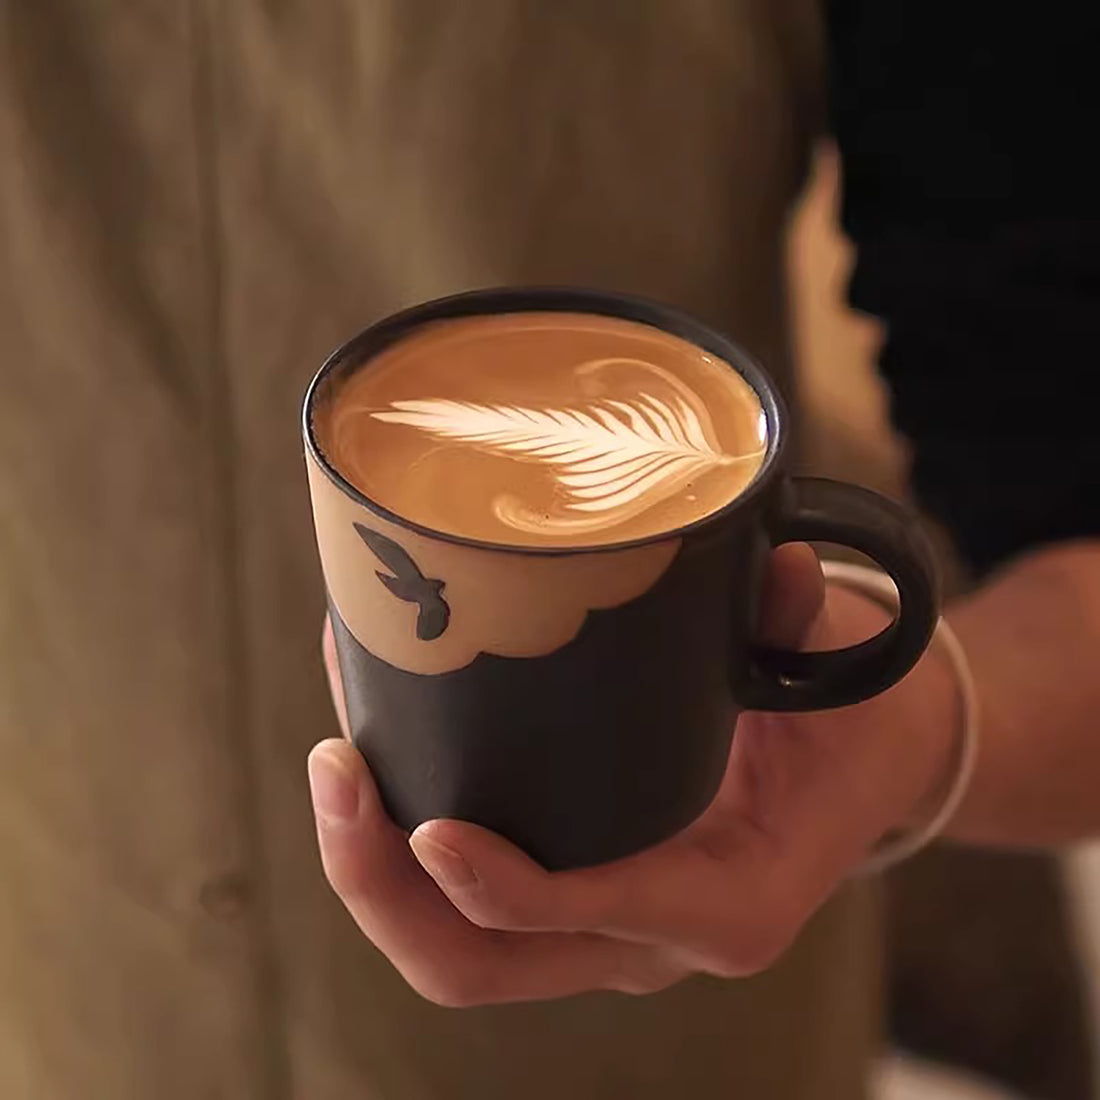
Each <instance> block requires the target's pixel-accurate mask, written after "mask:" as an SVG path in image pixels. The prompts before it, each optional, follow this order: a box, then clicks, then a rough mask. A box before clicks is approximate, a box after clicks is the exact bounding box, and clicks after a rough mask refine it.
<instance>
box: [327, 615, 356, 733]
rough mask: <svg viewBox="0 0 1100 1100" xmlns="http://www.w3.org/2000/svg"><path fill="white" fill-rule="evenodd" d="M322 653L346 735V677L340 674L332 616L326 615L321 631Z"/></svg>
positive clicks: (334, 705) (337, 713)
mask: <svg viewBox="0 0 1100 1100" xmlns="http://www.w3.org/2000/svg"><path fill="white" fill-rule="evenodd" d="M321 653H322V655H323V657H324V661H325V675H326V676H327V677H328V690H329V693H330V695H331V696H332V705H333V707H334V708H335V710H336V720H337V721H338V722H339V723H340V729H341V730H342V731H343V734H344V736H345V737H348V736H350V735H349V733H348V705H347V700H346V698H345V697H344V678H343V677H342V676H341V675H340V662H339V660H338V659H337V657H336V637H335V635H334V634H333V632H332V617H331V616H330V615H326V616H325V625H324V628H323V629H322V631H321Z"/></svg>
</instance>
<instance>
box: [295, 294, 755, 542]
mask: <svg viewBox="0 0 1100 1100" xmlns="http://www.w3.org/2000/svg"><path fill="white" fill-rule="evenodd" d="M315 428H316V431H317V436H318V439H319V442H320V444H321V447H322V450H323V451H324V453H325V454H326V456H327V457H328V458H329V460H330V461H331V462H332V463H333V465H334V466H336V468H337V469H339V470H340V471H341V473H343V474H344V476H345V477H347V478H348V479H349V480H350V481H351V482H352V483H353V484H355V485H356V486H357V487H358V488H359V489H360V490H361V491H363V492H364V493H365V494H366V495H368V496H369V497H371V498H372V499H374V500H375V501H377V502H378V503H379V504H382V505H383V506H384V507H386V508H388V509H389V510H391V511H393V512H395V513H396V514H399V515H403V516H405V517H407V518H410V519H413V520H415V521H417V522H419V523H421V524H424V525H425V526H428V527H431V528H433V529H436V530H441V531H444V532H446V533H449V534H454V535H459V536H465V537H468V538H476V539H479V540H483V541H489V542H498V543H506V544H520V545H530V546H553V545H570V546H587V545H606V544H609V543H614V542H617V541H622V540H628V539H632V538H638V537H645V536H648V535H653V534H659V533H661V532H664V531H668V530H673V529H675V528H678V527H681V526H684V525H686V524H689V523H692V522H694V521H696V520H698V519H701V518H703V517H704V516H706V515H708V514H710V513H711V512H714V511H716V510H718V509H719V508H721V507H722V506H724V505H725V504H726V503H727V502H728V501H729V500H731V499H732V498H733V497H735V496H736V495H738V493H740V492H741V490H742V489H744V487H745V486H746V485H747V484H748V482H749V481H750V480H751V479H752V477H753V475H754V474H755V473H756V471H757V470H758V469H759V467H760V465H761V462H762V460H763V455H764V448H765V420H764V415H763V412H762V410H761V407H760V404H759V401H758V400H757V398H756V395H755V393H753V391H752V390H751V388H750V387H749V386H748V384H747V383H746V382H745V381H744V380H743V379H742V378H741V377H740V375H738V374H737V373H736V372H735V371H733V370H732V369H731V368H730V367H729V366H728V365H726V364H725V363H723V362H722V361H720V360H717V359H716V358H715V357H713V356H711V355H710V354H708V353H706V352H704V351H702V350H701V349H699V348H697V347H695V346H694V345H692V344H689V343H687V342H686V341H684V340H681V339H679V338H678V337H675V336H672V335H670V334H668V333H665V332H662V331H660V330H657V329H654V328H651V327H649V326H646V325H641V324H637V323H635V322H630V321H623V320H620V319H618V318H610V317H597V316H589V315H578V314H539V313H530V314H506V315H500V316H491V317H469V318H463V319H459V320H454V321H445V322H437V323H435V324H433V325H430V326H426V327H425V328H424V329H421V330H418V331H417V332H415V333H413V334H412V335H411V336H409V337H406V338H405V339H403V340H401V341H400V342H398V343H396V344H394V345H392V346H391V347H389V348H387V349H385V350H384V351H382V352H381V353H380V354H379V355H378V356H376V357H375V358H374V359H373V360H371V361H370V363H368V364H367V365H365V366H364V367H363V368H362V369H360V370H358V371H357V372H356V373H354V374H353V375H352V376H351V377H350V379H348V380H347V381H346V382H344V384H343V386H342V388H341V389H340V390H339V392H337V393H336V394H335V397H334V398H333V399H332V400H330V402H328V403H327V405H325V406H324V407H323V408H321V409H319V410H318V411H317V413H316V415H315Z"/></svg>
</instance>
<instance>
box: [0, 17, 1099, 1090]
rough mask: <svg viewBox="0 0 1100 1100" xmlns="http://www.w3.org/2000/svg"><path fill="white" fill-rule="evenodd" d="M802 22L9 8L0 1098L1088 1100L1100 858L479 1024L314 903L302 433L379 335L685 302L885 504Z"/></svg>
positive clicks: (961, 879)
mask: <svg viewBox="0 0 1100 1100" xmlns="http://www.w3.org/2000/svg"><path fill="white" fill-rule="evenodd" d="M857 6H858V5H857ZM886 6H887V5H886V2H885V0H883V3H882V5H879V4H877V3H876V4H868V5H864V11H865V12H869V13H871V14H872V15H873V14H874V13H877V12H879V11H881V10H884V9H885V8H886ZM902 6H903V7H905V8H906V12H907V17H908V18H909V19H911V20H912V19H916V18H917V17H919V16H920V14H921V12H924V11H927V10H930V5H928V4H911V5H902ZM894 7H897V5H895V6H894ZM822 10H823V9H822V6H821V5H819V4H818V3H817V2H816V0H784V2H783V3H778V2H775V3H773V2H772V0H679V2H677V3H675V4H673V3H663V2H661V0H645V2H639V3H630V2H618V0H614V2H613V0H608V2H607V3H603V2H600V3H595V4H594V3H591V2H590V0H555V2H554V3H552V4H551V3H539V2H537V0H531V2H528V0H477V2H476V3H474V2H473V0H470V2H468V3H457V2H454V0H372V2H370V3H366V2H364V3H356V2H352V0H331V2H327V3H323V4H322V3H314V2H312V0H310V2H307V0H240V2H239V3H238V2H234V3H228V2H226V3H220V2H218V0H188V2H186V3H178V4H175V3H173V4H170V3H166V2H164V0H127V2H126V3H122V2H121V0H116V2H107V0H104V2H103V3H95V2H92V0H0V381H2V385H0V1100H154V1098H155V1100H229V1098H230V1097H232V1098H233V1100H363V1098H367V1097H369V1098H371V1100H375V1098H378V1100H464V1098H466V1097H476V1098H477V1100H515V1098H517V1097H523V1098H524V1100H551V1098H552V1100H560V1098H561V1097H563V1096H567V1097H569V1098H570V1100H587V1098H588V1097H593V1098H595V1097H604V1096H607V1097H620V1096H622V1097H626V1096H629V1097H631V1100H648V1098H650V1097H653V1098H658V1097H659V1098H662V1100H663V1098H664V1097H687V1098H694V1097H710V1096H724V1095H738V1096H741V1097H746V1098H748V1100H811V1098H812V1100H849V1098H857V1097H860V1096H863V1095H864V1094H865V1093H864V1088H865V1086H867V1088H868V1089H869V1093H870V1095H872V1096H873V1097H874V1100H953V1098H958V1100H964V1098H967V1097H973V1098H975V1100H977V1098H984V1097H1016V1098H1018V1100H1089V1098H1090V1097H1093V1096H1096V1095H1100V1094H1098V1093H1097V1091H1096V1082H1095V1077H1094V1066H1095V1064H1096V1060H1097V1053H1098V1050H1100V1038H1098V1037H1100V1023H1098V1020H1100V1011H1098V1006H1100V992H1098V991H1100V857H1098V856H1097V854H1096V853H1095V852H1089V851H1083V852H1078V853H1069V854H1066V855H1065V856H1063V857H1051V856H1039V855H988V854H979V853H973V852H965V851H957V850H947V849H942V850H941V849H936V850H934V851H932V852H929V853H927V854H925V855H923V856H921V857H920V858H918V859H916V860H914V861H913V862H912V863H910V864H908V865H906V866H904V867H902V868H901V869H899V870H898V871H897V872H895V873H894V874H892V875H890V876H889V877H888V878H887V879H886V881H884V882H882V883H860V884H858V885H855V886H853V887H850V888H847V889H844V890H842V891H840V893H839V895H838V897H837V898H836V899H835V900H834V901H833V902H831V903H830V904H829V905H828V906H827V907H826V909H825V911H824V912H823V913H822V914H820V916H819V917H818V918H816V919H815V920H814V921H813V922H811V925H810V927H809V928H808V929H807V930H806V932H805V934H804V935H803V937H802V938H801V939H800V941H799V943H798V945H797V946H796V947H795V948H794V949H793V950H792V952H791V953H790V955H789V956H788V957H787V958H785V959H784V960H782V962H781V963H780V964H778V965H777V966H776V967H775V968H774V969H773V970H772V971H771V972H769V973H767V974H765V975H761V976H758V977H754V978H752V979H751V980H748V981H745V982H725V983H722V982H716V981H710V980H708V979H698V980H693V981H691V982H688V983H684V985H683V986H682V987H680V988H677V989H675V990H672V991H669V992H667V993H664V994H661V995H659V996H657V997H654V998H647V999H641V1000H636V999H625V998H613V997H600V996H592V997H586V998H579V999H577V1000H576V1001H574V1002H570V1003H566V1004H561V1003H559V1004H552V1005H528V1006H521V1007H518V1008H511V1009H486V1010H477V1011H472V1012H464V1013H453V1012H446V1011H444V1010H440V1009H436V1008H434V1007H433V1006H429V1005H427V1004H426V1003H424V1002H423V1001H421V1000H420V999H419V998H417V997H416V996H415V995H414V994H412V993H411V992H410V991H409V990H408V989H407V988H406V987H405V985H404V983H403V982H402V981H401V979H400V978H399V977H397V976H396V975H395V974H394V973H393V971H392V969H391V968H390V967H389V965H388V964H387V963H386V962H385V960H383V959H381V958H380V957H378V956H377V954H376V953H375V952H373V951H372V950H371V948H370V947H369V945H367V944H366V943H365V942H364V941H363V939H362V937H361V936H360V935H359V934H358V931H357V930H356V929H355V928H354V927H353V926H352V925H351V922H350V921H349V920H348V919H347V917H346V914H345V913H344V912H343V910H342V909H341V907H340V905H339V903H338V902H337V901H336V899H335V898H333V897H332V895H331V893H330V892H329V891H328V889H327V886H326V884H325V883H324V881H323V877H322V875H321V873H320V869H319V867H318V861H317V857H316V851H315V845H314V838H313V826H312V821H311V817H310V811H309V806H308V798H307V793H306V785H305V772H304V760H305V755H306V753H307V751H308V749H309V747H310V745H311V744H312V743H313V742H315V741H316V740H317V739H319V738H320V737H322V736H327V735H329V734H331V733H332V731H333V728H334V727H333V724H332V717H331V710H330V706H329V701H328V697H327V690H326V686H325V683H324V677H323V672H322V669H321V665H320V661H319V656H318V635H319V626H320V615H321V612H322V609H323V606H324V599H323V592H322V590H321V583H320V578H319V571H318V568H317V564H316V555H315V551H314V547H313V545H312V537H311V536H312V533H311V530H310V520H309V506H308V502H307V500H306V492H305V478H304V475H303V470H302V463H301V452H300V442H299V439H298V426H297V425H298V408H299V401H300V397H301V393H302V390H303V388H304V385H305V383H306V381H307V379H308V377H309V375H310V374H311V372H312V370H313V369H314V368H315V366H316V364H318V363H319V362H320V361H321V359H322V357H323V356H324V355H325V354H326V353H327V352H328V350H329V349H330V348H332V347H333V346H335V345H337V344H338V343H340V342H342V341H343V340H344V339H346V338H347V336H348V335H349V334H350V333H353V332H355V331H356V330H357V329H359V328H361V327H362V326H363V325H364V324H367V323H369V322H370V321H372V320H374V319H376V318H378V317H380V316H383V315H385V314H386V313H388V312H391V311H393V310H395V309H397V308H400V307H403V306H405V305H408V304H410V303H411V302H413V301H415V300H418V299H425V298H429V297H433V296H436V295H439V294H444V293H450V292H453V291H455V290H457V289H464V288H468V287H473V286H483V285H492V284H498V283H520V282H564V283H585V284H589V285H593V286H601V287H610V288H614V289H620V290H626V291H631V292H635V293H640V294H645V295H648V296H652V297H656V298H660V299H665V300H667V301H669V302H671V303H673V304H676V305H678V306H681V307H682V308H685V309H688V310H690V311H691V312H693V313H696V314H698V315H699V316H700V317H702V318H704V319H705V320H707V321H708V322H710V323H712V324H714V325H716V326H717V327H720V328H722V329H725V330H728V331H729V332H730V334H731V335H733V336H734V337H735V338H737V339H738V340H739V341H741V342H743V343H744V344H745V345H746V346H747V347H749V348H750V350H752V351H753V352H754V353H755V354H756V355H757V356H758V357H760V358H761V359H762V361H764V362H765V363H767V364H768V365H769V367H770V368H771V369H772V370H773V371H774V372H775V373H776V375H777V376H778V377H779V378H780V380H781V382H782V383H783V384H784V385H785V386H786V388H787V390H788V392H789V393H792V394H794V395H795V396H796V400H797V404H798V405H799V421H800V424H801V425H802V429H803V441H802V442H803V446H802V463H803V465H804V466H805V467H806V468H807V469H812V470H813V471H814V472H818V473H823V474H831V475H833V476H838V477H842V478H847V479H851V480H854V481H858V482H861V483H863V484H867V485H871V486H872V487H875V488H879V489H881V490H883V491H885V492H888V493H891V494H893V495H895V496H898V497H902V498H904V497H905V496H906V465H907V456H906V451H905V447H904V446H903V444H902V443H901V442H900V441H899V440H898V439H896V438H895V437H893V436H892V434H891V432H890V430H889V428H888V422H887V413H888V402H887V395H886V394H885V392H884V390H883V388H882V386H881V385H880V384H879V383H878V381H877V378H876V375H875V370H874V360H875V354H876V349H877V347H878V344H879V342H880V339H881V334H880V333H879V332H878V331H877V329H876V326H875V325H874V324H873V323H871V322H870V321H868V320H867V319H866V318H861V317H857V316H856V315H854V314H853V313H852V312H851V311H850V310H848V309H847V308H846V307H845V306H844V304H843V301H844V295H845V289H846V285H845V284H846V278H847V273H848V271H849V269H850V266H851V260H852V257H851V251H850V249H849V247H848V246H847V244H846V243H845V241H844V240H843V238H842V237H841V235H840V233H839V230H838V227H837V216H836V207H837V187H838V178H837V165H836V157H835V154H834V153H833V151H832V150H831V149H830V148H829V147H827V146H825V147H820V148H817V149H816V152H813V153H812V155H811V150H812V149H813V148H814V144H813V143H814V142H815V140H816V139H817V138H818V137H819V135H820V134H821V132H822V130H823V128H824V126H825V119H826V117H827V113H828V112H827V107H826V105H825V99H826V94H825V93H826V84H827V80H826V73H825V68H826V64H825V57H826V53H827V49H826V45H825V42H824V28H823V25H822V18H821V13H822ZM891 10H893V8H891ZM898 10H900V8H898ZM992 10H993V8H992V7H991V8H990V11H992ZM956 22H957V21H956V18H955V15H954V13H953V12H952V11H951V10H950V9H949V8H948V9H945V12H939V9H937V14H934V15H929V16H927V17H926V23H930V24H931V25H932V27H931V29H932V32H934V34H935V33H939V29H940V28H941V27H944V26H949V27H950V28H951V29H952V32H953V34H954V32H955V31H957V29H958V28H957V26H956ZM990 25H991V26H992V25H994V17H993V16H991V17H990ZM934 34H933V37H934ZM951 40H952V41H954V40H955V39H954V38H952V39H951ZM978 46H979V47H980V49H979V53H980V54H981V55H982V58H983V59H984V57H985V54H984V52H983V51H984V50H985V39H984V32H983V35H981V36H979V40H978ZM983 64H984V60H983ZM983 71H984V70H983ZM808 162H809V163H808ZM807 175H808V179H809V183H808V186H806V188H805V189H804V190H803V191H802V192H801V197H800V198H799V197H798V196H799V189H800V188H801V186H802V181H803V179H804V178H806V177H807ZM670 196H671V197H670ZM792 204H795V205H794V214H793V217H792V216H791V214H790V211H791V209H792ZM792 368H793V369H792ZM939 542H940V545H941V548H942V555H943V558H944V561H945V563H946V565H947V567H948V574H949V577H951V578H952V580H953V583H961V582H962V578H961V576H957V575H955V574H956V572H957V571H955V570H953V568H952V555H951V550H950V546H949V542H948V540H947V539H946V538H941V539H939ZM868 1067H871V1068H870V1069H869V1068H868Z"/></svg>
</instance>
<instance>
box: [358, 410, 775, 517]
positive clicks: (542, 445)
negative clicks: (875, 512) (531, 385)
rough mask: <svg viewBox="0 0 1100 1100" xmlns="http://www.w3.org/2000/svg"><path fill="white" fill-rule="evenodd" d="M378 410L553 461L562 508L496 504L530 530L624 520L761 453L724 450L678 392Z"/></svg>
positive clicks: (506, 499)
mask: <svg viewBox="0 0 1100 1100" xmlns="http://www.w3.org/2000/svg"><path fill="white" fill-rule="evenodd" d="M372 415H373V416H374V417H375V419H377V420H383V421H386V422H388V423H391V424H407V425H408V426H409V427H413V428H420V429H422V430H423V431H426V432H429V433H431V434H433V435H436V436H440V437H442V438H445V439H456V440H461V441H462V442H464V443H468V444H470V445H471V446H474V447H480V448H483V449H486V450H489V451H495V452H498V453H503V454H508V455H511V456H512V457H514V458H516V459H519V460H523V461H527V462H533V463H539V464H542V465H545V466H546V467H548V468H549V470H550V472H551V474H552V476H553V477H554V479H555V481H556V482H557V484H558V486H559V487H560V488H561V490H562V501H561V507H560V509H558V512H557V514H550V515H539V514H537V513H535V512H533V510H532V509H531V508H530V507H529V506H528V505H526V504H525V503H524V502H523V501H522V500H520V499H519V498H517V497H515V496H512V495H509V494H505V493H502V494H500V495H499V496H497V497H496V498H495V499H494V501H493V511H494V512H495V514H496V516H497V518H498V519H500V521H501V522H502V523H505V524H507V525H508V526H509V527H515V528H517V529H519V530H523V531H528V532H540V531H545V530H547V529H558V530H561V531H563V532H564V531H566V530H568V531H569V532H571V533H577V532H583V531H590V530H596V529H598V528H601V527H606V526H607V525H608V524H610V523H620V522H622V521H623V520H626V519H629V518H631V517H632V516H635V515H637V514H638V513H639V512H642V511H644V510H646V509H647V508H650V507H652V506H653V505H654V504H655V503H657V502H658V501H661V500H664V499H666V498H667V497H669V496H671V495H672V494H674V493H676V492H678V491H679V490H680V489H681V488H682V487H683V486H684V485H686V484H688V483H690V482H691V480H692V479H693V478H694V477H696V476H697V475H698V474H700V473H702V472H703V471H706V470H710V469H713V468H715V467H717V466H730V465H732V464H734V463H735V462H751V461H753V460H755V459H759V457H760V455H761V454H762V452H763V448H757V449H756V450H754V451H752V452H751V453H749V454H747V455H737V456H734V455H727V454H723V453H722V452H721V451H719V450H718V449H717V445H716V444H715V443H713V442H711V439H712V438H713V429H711V430H710V431H709V432H708V431H707V430H706V429H705V428H704V424H705V423H707V420H708V418H707V416H706V411H705V410H701V411H696V410H695V409H693V408H691V407H690V406H689V405H688V404H687V403H686V402H685V401H684V399H683V398H682V397H680V396H679V395H677V396H676V397H674V398H673V399H672V402H670V403H666V402H664V401H662V400H661V399H660V398H657V397H653V396H651V395H649V394H642V395H640V396H639V397H637V398H634V399H632V400H629V401H622V400H611V399H605V400H603V401H599V402H594V403H592V404H590V405H587V406H585V407H582V408H580V409H571V408H561V409H535V408H523V407H522V406H516V405H478V404H474V403H473V402H463V401H451V400H446V399H435V400H431V399H429V400H419V401H417V400H412V401H397V402H395V403H394V406H393V408H392V409H391V410H388V411H385V412H376V413H372ZM708 427H709V424H708ZM708 435H710V436H711V439H708V438H707V436H708Z"/></svg>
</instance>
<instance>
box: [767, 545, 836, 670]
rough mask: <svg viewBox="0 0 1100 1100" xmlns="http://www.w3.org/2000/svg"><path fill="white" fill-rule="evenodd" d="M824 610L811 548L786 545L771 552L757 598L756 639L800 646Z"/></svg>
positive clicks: (822, 580) (821, 581)
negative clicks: (757, 621) (758, 611)
mask: <svg viewBox="0 0 1100 1100" xmlns="http://www.w3.org/2000/svg"><path fill="white" fill-rule="evenodd" d="M824 606H825V578H824V576H823V575H822V572H821V563H820V562H819V561H818V558H817V554H815V553H814V550H813V548H812V547H811V546H809V545H807V544H806V543H804V542H789V543H784V545H782V546H779V547H777V548H776V549H775V550H773V551H772V554H771V557H770V558H769V560H768V568H767V570H766V572H765V574H764V582H763V586H762V590H761V596H760V618H759V623H758V626H757V638H758V640H759V641H760V642H762V643H763V644H764V645H770V646H777V647H786V648H793V647H795V646H798V645H800V644H801V643H802V642H803V641H804V640H805V637H806V634H807V632H808V631H809V629H810V627H811V626H812V624H813V623H814V620H815V619H816V618H817V617H818V615H820V614H821V611H822V608H823V607H824Z"/></svg>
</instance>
